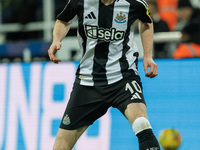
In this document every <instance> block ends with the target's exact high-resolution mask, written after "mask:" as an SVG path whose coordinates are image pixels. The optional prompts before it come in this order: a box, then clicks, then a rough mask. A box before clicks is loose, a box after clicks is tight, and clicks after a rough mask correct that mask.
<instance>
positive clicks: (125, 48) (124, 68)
mask: <svg viewBox="0 0 200 150" xmlns="http://www.w3.org/2000/svg"><path fill="white" fill-rule="evenodd" d="M132 7H133V6H130V8H129V10H130V11H129V14H128V16H129V18H128V22H127V26H128V28H127V30H126V33H125V36H124V39H126V40H124V41H123V51H122V57H121V58H120V66H121V72H122V76H123V77H127V76H128V75H130V72H128V71H127V70H128V68H129V64H128V61H127V60H126V55H125V54H126V52H127V51H128V50H129V49H130V47H129V46H128V42H129V40H130V39H129V37H128V36H129V34H130V28H131V25H132V24H133V23H134V21H135V20H136V19H137V18H136V17H133V16H134V15H131V14H133V12H132V11H131V10H135V9H134V8H132Z"/></svg>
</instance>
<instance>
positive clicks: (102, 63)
mask: <svg viewBox="0 0 200 150" xmlns="http://www.w3.org/2000/svg"><path fill="white" fill-rule="evenodd" d="M110 7H111V8H110ZM113 9H114V3H113V4H111V5H109V6H105V5H104V4H103V3H102V2H101V0H99V16H98V26H99V28H105V29H106V28H107V29H110V28H112V20H113ZM108 52H109V42H105V41H102V40H98V41H97V45H96V47H95V52H94V53H95V54H94V65H93V72H92V75H93V81H94V85H106V84H108V81H107V80H106V78H107V77H106V63H107V61H108Z"/></svg>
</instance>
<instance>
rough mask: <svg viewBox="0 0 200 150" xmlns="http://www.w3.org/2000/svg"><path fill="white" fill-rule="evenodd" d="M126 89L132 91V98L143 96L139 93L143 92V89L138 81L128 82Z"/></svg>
mask: <svg viewBox="0 0 200 150" xmlns="http://www.w3.org/2000/svg"><path fill="white" fill-rule="evenodd" d="M125 90H126V91H128V90H129V91H130V92H131V94H132V97H131V100H134V99H142V98H141V96H140V95H139V94H138V93H142V89H141V87H140V85H139V84H138V83H137V82H136V81H132V82H131V84H129V83H126V87H125ZM134 90H135V91H134Z"/></svg>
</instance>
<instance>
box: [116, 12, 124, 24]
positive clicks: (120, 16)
mask: <svg viewBox="0 0 200 150" xmlns="http://www.w3.org/2000/svg"><path fill="white" fill-rule="evenodd" d="M114 20H115V22H117V23H125V22H126V16H125V14H123V12H120V14H117V15H116V16H115V19H114Z"/></svg>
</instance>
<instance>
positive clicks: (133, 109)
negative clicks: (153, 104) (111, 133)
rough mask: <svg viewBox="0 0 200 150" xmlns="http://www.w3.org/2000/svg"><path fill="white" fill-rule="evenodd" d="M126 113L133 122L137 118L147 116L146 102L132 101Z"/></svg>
mask: <svg viewBox="0 0 200 150" xmlns="http://www.w3.org/2000/svg"><path fill="white" fill-rule="evenodd" d="M124 115H125V116H126V118H127V119H128V120H129V122H130V124H132V123H133V122H134V121H135V120H136V119H137V118H139V117H145V118H147V111H146V105H145V104H144V103H130V104H128V105H127V108H126V110H125V112H124Z"/></svg>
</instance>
